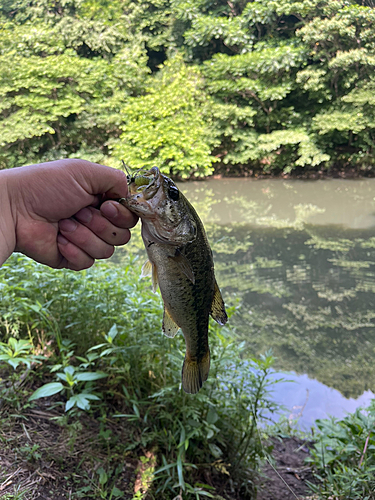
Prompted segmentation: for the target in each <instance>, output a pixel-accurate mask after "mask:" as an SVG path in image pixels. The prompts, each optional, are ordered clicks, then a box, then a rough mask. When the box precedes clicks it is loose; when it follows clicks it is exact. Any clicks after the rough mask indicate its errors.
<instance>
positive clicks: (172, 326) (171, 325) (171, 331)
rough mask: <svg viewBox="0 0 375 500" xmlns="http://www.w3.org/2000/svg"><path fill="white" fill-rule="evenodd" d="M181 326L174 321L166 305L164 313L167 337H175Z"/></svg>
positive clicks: (164, 331) (164, 326)
mask: <svg viewBox="0 0 375 500" xmlns="http://www.w3.org/2000/svg"><path fill="white" fill-rule="evenodd" d="M179 328H180V327H179V326H178V325H177V324H176V323H175V321H173V319H172V318H171V315H170V314H169V312H168V311H167V309H166V308H165V306H164V315H163V333H164V335H166V336H167V337H170V338H172V339H173V337H174V336H175V335H176V333H177V332H178V329H179Z"/></svg>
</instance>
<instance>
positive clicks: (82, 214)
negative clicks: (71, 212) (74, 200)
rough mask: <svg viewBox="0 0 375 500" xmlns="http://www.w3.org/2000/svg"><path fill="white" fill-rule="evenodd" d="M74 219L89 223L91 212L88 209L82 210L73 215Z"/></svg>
mask: <svg viewBox="0 0 375 500" xmlns="http://www.w3.org/2000/svg"><path fill="white" fill-rule="evenodd" d="M75 218H76V219H78V220H79V221H81V222H84V223H87V222H90V220H91V219H92V212H91V210H90V209H89V208H82V210H80V211H79V212H77V213H76V214H75Z"/></svg>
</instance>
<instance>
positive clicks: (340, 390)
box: [125, 179, 375, 428]
mask: <svg viewBox="0 0 375 500" xmlns="http://www.w3.org/2000/svg"><path fill="white" fill-rule="evenodd" d="M179 187H180V189H181V191H183V193H184V194H185V195H186V196H187V197H188V199H189V200H190V201H191V202H192V203H193V205H194V207H195V208H196V210H197V212H198V213H199V215H200V217H201V218H202V220H203V222H204V225H205V228H206V231H207V235H208V238H209V241H210V244H211V247H212V250H213V252H214V259H215V270H216V276H217V281H218V284H219V286H220V288H221V290H222V293H223V296H224V299H225V301H226V303H227V304H230V305H235V304H237V305H238V310H237V312H236V314H235V315H234V316H232V318H231V325H232V326H235V328H236V331H237V334H238V335H239V337H240V338H241V339H243V340H245V342H246V351H247V353H248V355H249V356H253V355H255V356H259V354H263V353H265V352H266V351H267V350H269V349H272V352H273V354H274V356H275V357H276V358H277V361H276V365H275V368H276V370H277V372H275V373H274V374H273V377H276V378H278V377H279V378H281V377H283V378H287V379H289V380H293V381H294V382H293V383H284V382H283V383H280V384H277V385H276V386H275V392H274V399H275V400H277V401H278V402H280V403H282V404H283V405H285V407H286V408H287V409H288V410H287V416H288V417H290V419H292V420H293V419H298V425H299V426H300V427H303V428H308V427H309V426H310V425H311V424H313V422H314V420H316V419H317V418H324V417H327V416H328V415H333V416H336V417H343V416H344V415H345V413H346V412H352V411H354V410H355V408H357V407H358V406H365V405H366V404H368V403H369V401H370V400H371V398H372V397H375V396H374V394H373V392H375V363H374V358H375V307H374V305H375V179H369V180H338V179H330V180H317V181H301V180H281V179H274V180H253V179H211V180H208V181H199V182H198V181H197V182H188V183H181V184H180V185H179ZM132 246H133V249H134V250H138V249H139V248H140V247H142V248H143V245H142V243H141V241H140V234H139V230H135V231H134V232H133V235H132V243H130V244H129V245H127V247H125V248H127V251H131V250H132ZM286 372H287V375H285V373H286Z"/></svg>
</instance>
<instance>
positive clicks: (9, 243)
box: [0, 170, 16, 266]
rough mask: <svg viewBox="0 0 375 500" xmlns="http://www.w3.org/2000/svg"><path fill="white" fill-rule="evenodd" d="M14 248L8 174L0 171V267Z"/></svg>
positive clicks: (14, 237) (13, 228) (13, 227)
mask: <svg viewBox="0 0 375 500" xmlns="http://www.w3.org/2000/svg"><path fill="white" fill-rule="evenodd" d="M15 246H16V231H15V224H14V219H13V214H12V208H11V193H10V191H9V173H8V172H7V171H4V170H3V171H0V266H1V265H2V264H3V263H4V262H5V261H6V260H7V259H8V257H10V256H11V255H12V253H13V251H14V249H15Z"/></svg>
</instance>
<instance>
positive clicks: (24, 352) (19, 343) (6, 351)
mask: <svg viewBox="0 0 375 500" xmlns="http://www.w3.org/2000/svg"><path fill="white" fill-rule="evenodd" d="M32 347H33V346H32V345H31V344H30V342H29V341H28V340H23V339H21V340H17V339H15V338H12V337H11V338H9V339H8V342H7V343H5V342H0V353H1V354H0V361H5V363H8V364H9V365H10V366H11V367H12V368H13V369H14V370H15V369H16V368H17V366H18V365H19V364H20V363H23V364H25V365H27V367H28V368H30V365H31V363H32V361H34V360H35V357H34V356H33V355H32V354H31V349H32Z"/></svg>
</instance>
